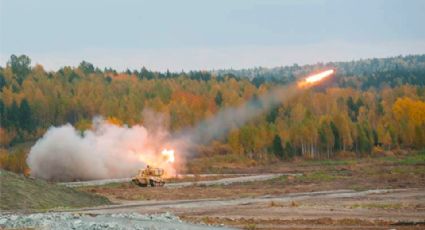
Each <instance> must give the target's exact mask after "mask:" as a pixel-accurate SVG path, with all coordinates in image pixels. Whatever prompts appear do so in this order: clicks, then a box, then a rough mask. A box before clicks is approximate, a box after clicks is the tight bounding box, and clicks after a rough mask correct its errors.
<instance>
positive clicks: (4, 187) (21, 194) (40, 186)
mask: <svg viewBox="0 0 425 230" xmlns="http://www.w3.org/2000/svg"><path fill="white" fill-rule="evenodd" d="M0 179H1V180H0V197H1V199H0V209H1V210H18V209H19V210H34V209H51V208H58V207H61V208H72V207H84V206H94V205H103V204H110V202H109V200H108V199H107V198H105V197H101V196H97V195H93V194H89V193H85V192H80V191H77V190H75V189H72V188H68V187H64V186H59V185H55V184H50V183H48V182H46V181H42V180H38V179H30V178H26V177H24V176H20V175H17V174H15V173H12V172H8V171H5V170H0Z"/></svg>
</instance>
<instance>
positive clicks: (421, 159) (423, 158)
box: [400, 151, 425, 165]
mask: <svg viewBox="0 0 425 230" xmlns="http://www.w3.org/2000/svg"><path fill="white" fill-rule="evenodd" d="M400 164H403V165H418V164H425V151H422V152H419V153H417V154H414V155H409V156H407V157H405V158H403V159H401V160H400Z"/></svg>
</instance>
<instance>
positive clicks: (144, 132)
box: [27, 118, 173, 181]
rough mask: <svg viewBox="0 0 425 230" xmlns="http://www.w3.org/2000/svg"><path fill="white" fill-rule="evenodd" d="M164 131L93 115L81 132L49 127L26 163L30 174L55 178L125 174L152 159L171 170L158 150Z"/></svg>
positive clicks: (149, 162) (71, 178) (129, 174)
mask: <svg viewBox="0 0 425 230" xmlns="http://www.w3.org/2000/svg"><path fill="white" fill-rule="evenodd" d="M167 135H168V133H166V132H164V131H158V130H156V131H151V130H149V131H148V129H146V128H145V127H143V126H140V125H135V126H133V127H131V128H130V127H127V126H116V125H112V124H109V123H107V122H105V121H104V120H103V119H101V118H95V119H94V122H93V128H92V129H90V130H86V131H84V132H83V133H81V132H80V131H78V130H76V129H75V128H74V127H73V126H72V125H70V124H67V125H64V126H60V127H51V128H50V129H49V130H48V131H47V132H46V133H45V135H44V136H43V137H42V138H41V139H39V140H38V141H37V143H36V144H35V145H34V146H33V147H32V148H31V151H30V153H29V156H28V158H27V163H28V166H29V167H30V169H31V175H33V176H35V177H38V178H43V179H47V180H56V181H70V180H75V179H78V180H93V179H106V178H125V177H130V176H134V175H135V174H136V173H137V171H138V169H140V168H144V167H145V166H146V164H152V163H155V164H158V166H161V167H164V168H166V169H168V172H170V171H171V172H172V171H173V168H172V165H170V164H168V162H166V161H165V160H164V159H163V156H161V154H160V152H161V150H162V149H161V148H163V146H164V143H163V140H164V139H165V137H166V136H167Z"/></svg>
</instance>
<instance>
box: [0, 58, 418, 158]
mask: <svg viewBox="0 0 425 230" xmlns="http://www.w3.org/2000/svg"><path fill="white" fill-rule="evenodd" d="M396 63H397V64H396ZM424 63H425V56H424V55H421V56H407V57H396V58H389V59H370V60H363V61H358V62H349V63H332V64H327V65H329V66H330V65H333V67H334V68H336V69H337V73H338V75H337V76H336V77H335V78H333V79H334V80H333V82H332V83H331V84H330V86H329V87H327V88H320V89H313V90H309V91H306V92H305V93H303V94H302V95H300V96H298V97H296V98H293V99H292V100H290V101H287V102H285V103H282V104H281V105H280V106H278V107H276V108H274V109H273V110H271V111H267V112H265V113H264V114H262V115H261V116H259V117H257V118H256V119H254V120H253V121H251V122H249V123H247V124H246V125H244V126H243V127H241V128H239V129H233V130H232V131H231V132H230V133H229V134H228V136H226V137H225V138H223V139H222V140H218V141H217V142H214V143H212V144H211V145H209V146H205V147H204V148H201V149H203V150H202V152H205V153H220V154H239V155H243V156H246V157H249V158H252V159H266V158H270V157H276V158H281V159H288V158H291V157H293V156H296V155H299V156H304V157H310V158H328V157H333V156H334V155H335V154H336V153H338V152H341V151H342V152H353V153H356V154H358V155H364V154H370V153H371V152H372V151H373V149H374V148H375V149H382V150H390V149H394V148H416V149H419V148H423V147H425V146H424V145H425V114H424V113H425V112H424V111H425V103H424V100H425V88H424V79H425V77H424V76H425V75H424V74H425V65H424ZM393 65H396V66H398V67H397V68H395V69H394V66H393ZM323 67H324V65H321V64H318V65H317V66H303V67H299V66H292V67H284V68H278V69H277V70H279V71H280V70H282V71H283V70H284V73H283V72H282V75H279V76H278V75H276V76H274V75H273V78H282V79H286V80H284V81H277V82H280V84H286V83H288V82H292V81H294V80H295V79H296V78H297V77H300V76H304V73H308V72H309V71H312V70H316V69H320V68H323ZM289 70H291V71H292V72H290V71H289ZM287 71H289V72H287ZM236 73H237V72H234V71H233V72H232V71H230V73H224V72H218V73H214V72H203V71H199V72H189V73H184V72H182V73H171V72H169V71H167V72H165V73H160V72H154V71H149V70H147V69H146V68H143V69H141V70H139V71H136V70H133V71H131V70H127V71H124V72H117V71H115V70H113V69H109V68H108V69H104V70H100V69H99V68H96V67H94V66H93V65H92V64H90V63H89V62H85V61H84V62H82V63H81V64H80V65H79V66H78V67H63V68H61V69H59V70H58V71H53V72H47V71H45V70H44V69H43V67H42V66H41V65H36V66H31V60H30V59H29V58H28V57H27V56H25V55H21V56H14V55H13V56H12V57H11V59H10V61H9V62H8V63H7V65H6V66H5V67H1V68H0V122H1V123H0V125H1V127H0V135H1V142H0V144H1V146H2V147H3V148H9V147H11V146H14V145H16V144H19V143H22V142H28V141H35V140H36V139H37V138H39V137H40V136H41V135H42V134H43V133H44V132H45V131H46V130H47V128H49V127H50V126H52V125H62V124H65V123H71V124H73V125H75V126H76V127H77V128H80V129H85V128H87V127H90V122H91V119H92V118H93V117H94V116H96V115H102V116H104V117H110V118H113V119H115V120H118V121H119V122H122V123H126V124H128V125H130V126H131V125H134V124H139V123H143V117H142V113H141V111H143V109H146V108H149V109H152V110H155V111H157V112H160V113H163V114H165V115H166V116H167V117H169V118H170V120H169V124H168V128H169V129H170V130H171V131H175V130H179V129H181V128H184V127H187V126H191V125H194V124H196V123H197V122H199V121H201V120H202V119H205V118H207V117H209V116H213V115H214V114H215V113H217V111H218V110H220V109H221V108H224V107H228V106H237V105H240V104H241V103H244V102H245V101H247V100H249V99H251V98H253V97H257V96H258V95H261V94H263V93H265V92H266V91H268V90H270V89H271V88H273V87H276V82H275V81H269V80H264V81H258V79H257V78H258V77H259V76H255V77H254V78H252V76H251V75H250V74H248V73H247V75H248V76H251V78H248V77H242V75H239V74H236ZM242 73H244V72H242ZM272 73H273V74H275V72H274V71H272ZM260 77H264V78H269V77H267V76H266V75H264V76H260ZM256 79H257V80H256ZM383 79H386V80H383ZM393 83H394V84H393ZM0 163H1V162H0Z"/></svg>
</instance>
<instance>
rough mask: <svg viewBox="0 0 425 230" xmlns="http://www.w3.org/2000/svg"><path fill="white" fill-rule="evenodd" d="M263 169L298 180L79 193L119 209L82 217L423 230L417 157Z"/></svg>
mask: <svg viewBox="0 0 425 230" xmlns="http://www.w3.org/2000/svg"><path fill="white" fill-rule="evenodd" d="M263 170H265V169H263V168H257V169H255V172H257V173H258V172H263ZM268 170H269V172H274V173H300V174H301V175H300V176H280V177H278V178H274V179H271V180H268V181H255V182H244V183H236V184H230V185H215V186H197V185H194V186H189V187H183V188H139V187H136V186H134V185H132V184H130V183H122V184H114V185H108V186H96V187H85V188H80V189H81V190H83V191H89V192H92V193H96V194H100V195H104V196H106V197H108V198H110V200H112V201H113V202H115V203H117V204H119V205H116V206H110V207H109V206H108V207H106V208H101V209H92V210H86V211H87V212H96V213H98V212H100V213H104V212H127V211H135V212H139V213H158V212H165V211H171V212H173V213H175V214H176V215H178V216H180V217H181V218H183V219H184V220H187V221H191V222H194V223H198V222H202V223H208V224H224V225H226V226H234V227H238V228H245V229H278V228H281V229H285V228H289V229H312V228H314V229H317V228H322V229H329V228H334V229H340V228H348V229H423V228H425V162H424V161H423V156H420V157H419V158H405V157H403V158H392V157H390V158H372V159H362V160H351V161H315V162H295V163H294V162H292V163H281V164H280V165H273V166H272V167H269V168H268Z"/></svg>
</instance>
